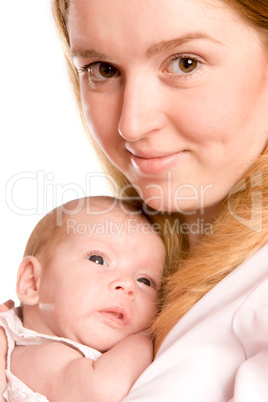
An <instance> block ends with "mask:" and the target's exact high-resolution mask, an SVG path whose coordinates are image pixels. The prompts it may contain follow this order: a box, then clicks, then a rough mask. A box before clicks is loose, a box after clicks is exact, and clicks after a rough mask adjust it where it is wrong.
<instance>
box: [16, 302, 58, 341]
mask: <svg viewBox="0 0 268 402" xmlns="http://www.w3.org/2000/svg"><path fill="white" fill-rule="evenodd" d="M22 312H23V313H22V317H23V326H24V327H25V328H27V329H31V330H32V331H36V332H39V333H41V334H46V335H55V334H53V333H52V332H51V331H49V329H48V327H47V326H46V325H45V323H44V322H43V320H42V318H41V317H40V311H39V308H38V305H34V306H28V305H24V306H23V310H22Z"/></svg>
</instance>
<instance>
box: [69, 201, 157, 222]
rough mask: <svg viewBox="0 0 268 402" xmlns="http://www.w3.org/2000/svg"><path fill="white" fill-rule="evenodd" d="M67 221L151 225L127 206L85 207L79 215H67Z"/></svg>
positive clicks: (140, 214)
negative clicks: (106, 221)
mask: <svg viewBox="0 0 268 402" xmlns="http://www.w3.org/2000/svg"><path fill="white" fill-rule="evenodd" d="M65 217H66V221H67V220H68V219H70V218H72V219H73V220H76V221H77V222H84V223H89V224H91V223H93V222H98V221H99V222H101V221H104V220H110V221H114V222H118V223H124V222H126V221H128V220H131V221H132V222H133V224H135V223H137V224H138V223H139V224H147V225H150V223H149V221H148V220H147V218H146V217H145V216H144V215H143V214H142V212H141V211H139V210H134V209H129V208H128V207H127V206H124V205H122V206H120V205H118V204H116V205H106V206H99V205H91V206H90V207H89V206H86V207H84V208H83V209H82V210H81V211H79V212H77V213H72V212H71V213H69V214H68V213H65Z"/></svg>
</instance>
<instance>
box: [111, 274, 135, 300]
mask: <svg viewBox="0 0 268 402" xmlns="http://www.w3.org/2000/svg"><path fill="white" fill-rule="evenodd" d="M110 287H111V290H112V291H113V292H120V293H122V294H125V295H126V296H129V297H130V299H131V300H134V299H135V298H136V282H135V281H134V279H132V278H131V277H124V278H120V279H116V280H114V281H112V282H111V286H110Z"/></svg>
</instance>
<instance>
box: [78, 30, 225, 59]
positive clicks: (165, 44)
mask: <svg viewBox="0 0 268 402" xmlns="http://www.w3.org/2000/svg"><path fill="white" fill-rule="evenodd" d="M197 39H205V40H210V41H213V42H215V43H217V44H220V45H223V44H222V43H221V42H220V41H218V40H217V39H215V38H213V37H211V36H209V35H208V34H206V33H202V32H193V33H190V34H186V35H183V36H181V37H179V38H175V39H170V40H163V41H161V42H159V43H153V44H152V45H151V46H150V47H149V48H148V49H147V51H146V56H147V57H152V56H154V55H156V54H157V53H161V52H162V51H164V50H168V49H170V48H174V47H177V46H180V45H182V44H184V43H186V42H190V41H192V40H197ZM71 57H72V58H75V57H82V58H84V59H89V58H94V59H98V60H100V61H101V60H105V61H109V60H112V59H111V58H110V57H109V56H107V55H106V54H105V53H102V52H100V51H99V50H96V49H85V50H82V49H71Z"/></svg>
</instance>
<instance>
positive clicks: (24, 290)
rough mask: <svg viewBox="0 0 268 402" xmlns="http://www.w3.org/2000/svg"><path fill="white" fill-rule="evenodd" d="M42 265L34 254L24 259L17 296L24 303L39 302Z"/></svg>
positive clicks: (20, 268)
mask: <svg viewBox="0 0 268 402" xmlns="http://www.w3.org/2000/svg"><path fill="white" fill-rule="evenodd" d="M41 273H42V266H41V264H40V262H39V260H38V259H37V258H35V257H33V256H31V255H30V256H27V257H25V258H24V259H23V260H22V263H21V264H20V267H19V270H18V275H17V288H16V290H17V296H18V298H19V299H20V301H22V302H23V303H24V304H28V305H31V306H33V305H35V304H37V303H38V302H39V287H40V282H41Z"/></svg>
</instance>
